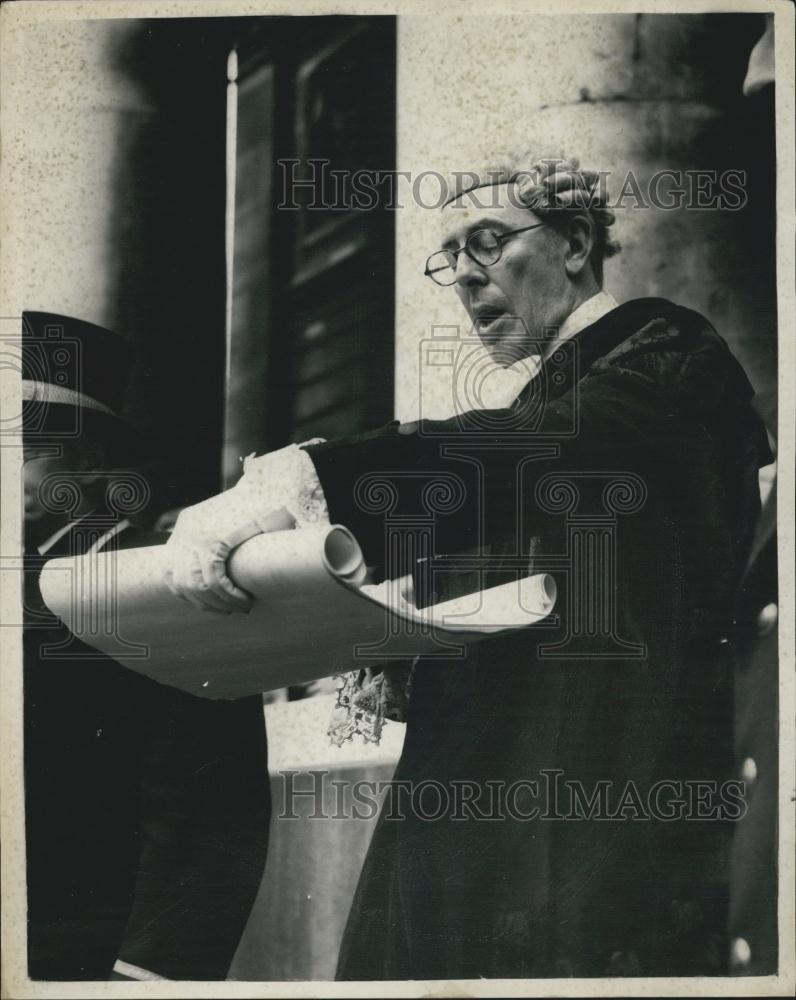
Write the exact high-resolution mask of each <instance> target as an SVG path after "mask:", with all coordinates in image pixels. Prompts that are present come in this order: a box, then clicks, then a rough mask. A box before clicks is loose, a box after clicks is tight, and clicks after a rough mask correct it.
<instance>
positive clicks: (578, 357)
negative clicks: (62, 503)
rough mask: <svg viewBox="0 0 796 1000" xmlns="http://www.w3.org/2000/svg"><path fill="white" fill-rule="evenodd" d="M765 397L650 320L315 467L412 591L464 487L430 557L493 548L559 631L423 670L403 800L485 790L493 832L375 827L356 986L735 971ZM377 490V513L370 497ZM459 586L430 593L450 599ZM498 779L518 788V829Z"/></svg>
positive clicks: (724, 353)
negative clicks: (735, 757) (381, 482)
mask: <svg viewBox="0 0 796 1000" xmlns="http://www.w3.org/2000/svg"><path fill="white" fill-rule="evenodd" d="M540 380H541V381H540ZM752 395H753V393H752V389H751V387H750V385H749V382H748V381H747V379H746V377H745V375H744V373H743V371H742V369H741V368H740V366H739V364H738V363H737V361H736V360H735V359H734V358H733V357H732V355H731V354H730V352H729V350H728V348H727V346H726V344H725V343H724V341H723V340H722V339H721V338H720V337H719V336H718V334H717V333H716V332H715V330H713V328H712V327H711V326H710V324H709V323H708V322H707V321H706V320H705V319H704V318H703V317H702V316H700V315H698V314H696V313H694V312H692V311H690V310H687V309H684V308H682V307H678V306H676V305H673V304H672V303H670V302H668V301H665V300H661V299H640V300H635V301H632V302H628V303H626V304H624V305H622V306H619V307H618V308H617V309H615V310H613V311H612V312H610V313H608V314H607V315H605V316H603V317H602V318H601V319H599V320H598V321H597V322H596V323H594V324H592V325H591V326H590V327H588V328H587V329H585V330H582V331H581V332H580V333H579V334H577V335H576V336H575V337H574V338H572V340H571V341H570V342H568V344H564V345H562V346H561V348H560V349H559V350H557V351H555V352H553V353H552V355H551V356H550V358H549V359H548V361H547V363H546V364H545V366H544V369H543V372H542V374H541V375H540V376H539V379H537V380H534V381H533V382H532V383H531V384H530V385H529V386H528V387H526V389H525V390H524V392H523V393H522V394H521V395H520V397H519V398H518V400H517V401H516V402H515V403H514V404H513V405H512V406H511V407H510V408H508V409H507V410H505V411H493V412H491V413H489V414H487V415H486V418H485V417H484V415H483V414H480V415H479V414H473V413H470V414H465V415H463V416H459V417H456V418H452V419H450V420H448V421H428V420H426V421H421V422H420V423H418V424H416V425H411V426H403V427H399V426H398V425H397V424H395V423H393V424H390V425H388V426H387V427H385V428H382V429H380V430H378V431H375V432H371V433H367V434H362V435H358V436H356V437H352V438H346V439H342V440H339V441H331V442H328V443H325V444H318V445H313V446H309V447H307V449H306V450H307V451H308V453H309V455H310V457H311V458H312V460H313V462H314V464H315V467H316V469H317V472H318V475H319V478H320V482H321V485H322V487H323V490H324V494H325V496H326V499H327V503H328V505H329V511H330V516H331V519H332V521H333V522H340V523H343V524H347V525H348V526H349V527H350V528H351V529H352V530H353V532H354V533H355V535H356V536H357V538H358V539H359V541H360V542H361V544H362V545H363V548H364V550H365V556H366V559H367V560H368V562H369V563H371V564H374V565H375V566H377V567H380V569H381V571H382V572H384V573H385V574H387V575H389V576H396V575H399V574H403V573H406V572H413V573H415V576H416V577H417V576H418V574H419V566H418V564H417V563H415V562H413V557H412V548H411V546H406V547H405V549H404V550H402V549H401V547H400V546H392V547H391V548H390V549H389V550H387V549H386V548H385V528H386V527H390V528H391V530H394V529H395V527H396V524H397V523H398V520H399V519H400V518H401V517H408V518H411V517H415V518H418V517H422V516H423V515H425V516H426V518H427V517H428V509H429V496H430V493H429V491H428V490H424V487H426V486H428V485H429V484H431V483H433V482H434V481H435V477H436V479H437V481H439V479H440V477H441V476H447V477H449V478H448V482H449V483H450V482H453V480H451V479H450V477H451V476H453V477H456V478H455V481H456V483H458V485H457V486H456V489H458V490H459V492H460V493H461V496H462V502H461V503H459V504H458V506H457V504H456V503H455V502H451V503H450V504H449V505H448V507H447V508H445V505H444V503H440V504H438V506H437V512H436V513H435V514H434V533H435V534H434V542H433V551H434V553H435V555H436V556H437V557H448V559H449V561H450V565H451V567H454V566H455V565H456V563H455V561H454V559H453V558H452V557H456V556H457V555H458V556H462V555H465V554H468V553H469V554H473V553H475V554H476V555H478V554H480V555H482V556H483V555H485V554H488V555H489V556H490V557H491V560H492V561H491V562H490V564H489V566H488V570H487V572H486V573H485V575H484V577H483V581H484V583H485V585H492V584H495V583H501V582H505V581H506V580H508V579H512V578H516V573H517V572H518V570H517V568H516V567H517V566H521V565H524V566H525V569H524V570H523V572H525V571H528V570H530V571H531V572H535V571H543V570H549V571H550V572H552V573H553V574H554V576H555V577H556V580H557V582H558V585H559V595H558V601H557V605H556V614H557V616H558V617H557V619H556V620H555V622H554V624H553V625H552V627H551V625H550V624H549V623H548V624H547V625H540V626H537V627H534V628H531V629H530V630H527V631H525V630H524V631H522V632H521V633H514V634H510V635H503V636H495V637H494V638H490V639H487V640H485V641H483V642H481V643H478V644H476V645H473V646H472V647H471V648H470V651H469V654H468V655H467V657H466V658H464V659H461V658H459V659H449V660H447V661H445V660H426V661H421V662H420V663H419V664H418V665H417V666H416V669H415V672H414V682H413V688H412V693H411V698H410V703H409V714H408V721H407V730H406V739H405V744H404V749H403V753H402V756H401V759H400V762H399V764H398V768H397V771H396V775H395V780H396V782H410V783H412V784H413V785H414V786H415V787H416V786H417V785H418V784H419V783H420V782H423V781H424V780H426V781H429V782H436V783H437V784H438V785H441V786H443V789H444V790H445V792H446V794H449V796H450V801H451V802H452V803H455V802H456V795H457V794H458V793H457V788H461V785H462V783H465V784H467V783H469V784H470V785H471V786H472V787H474V788H476V789H478V790H480V792H479V798H478V799H477V800H476V807H475V808H477V809H478V810H479V811H478V812H477V813H476V816H474V815H473V808H474V807H473V806H470V807H469V809H468V811H466V812H465V814H464V815H462V814H461V810H460V811H459V815H457V814H456V810H455V808H453V807H452V808H450V809H448V810H447V811H444V810H439V811H438V812H437V813H436V814H435V815H437V817H438V818H435V819H431V820H430V819H428V818H427V817H428V814H429V811H431V813H432V814H434V810H435V808H436V807H437V804H438V802H439V800H438V799H436V798H435V797H434V795H435V794H436V793H432V794H431V795H429V796H428V797H427V799H426V802H425V804H424V805H423V806H422V809H423V810H424V811H425V813H426V816H425V817H424V816H423V815H420V814H419V810H418V809H414V810H412V809H411V808H409V809H405V810H404V811H403V812H404V815H403V816H401V815H398V816H397V817H396V815H395V811H393V813H392V814H390V811H389V810H388V809H386V808H385V809H384V810H383V811H382V815H381V817H380V820H379V824H378V827H377V830H376V832H375V835H374V837H373V841H372V844H371V847H370V850H369V853H368V856H367V859H366V861H365V864H364V868H363V871H362V875H361V878H360V882H359V887H358V890H357V893H356V896H355V899H354V903H353V906H352V909H351V913H350V916H349V920H348V925H347V929H346V933H345V936H344V940H343V944H342V949H341V954H340V962H339V968H338V976H339V978H341V979H362V980H369V979H384V978H386V979H435V978H457V979H458V978H477V977H479V976H484V977H533V976H600V975H609V974H610V975H621V974H625V975H698V974H722V973H724V972H726V957H727V942H726V921H727V868H728V866H727V853H728V847H729V837H730V834H731V832H732V827H733V822H734V820H735V819H736V818H737V815H738V813H739V812H740V807H739V803H738V801H737V799H738V792H737V790H736V791H735V792H733V791H732V789H729V790H728V789H726V788H725V786H724V785H722V784H721V783H722V782H723V781H725V780H727V779H731V778H733V777H734V773H733V765H732V669H731V664H730V657H729V649H730V642H729V639H728V635H729V630H730V627H731V620H732V603H733V595H734V593H735V590H736V587H737V584H738V579H739V576H740V573H741V570H742V568H743V566H744V565H745V562H746V559H747V555H748V549H749V544H750V539H751V536H752V532H753V529H754V525H755V520H756V518H757V516H758V514H759V493H758V481H757V472H758V468H759V467H760V466H761V465H763V464H765V463H766V462H767V461H769V460H770V457H769V455H768V447H767V443H766V440H765V435H764V433H763V430H762V426H761V424H760V422H759V420H758V419H757V417H756V416H755V414H754V413H753V411H752V408H751V406H750V400H751V397H752ZM374 473H380V474H381V477H382V478H383V479H386V480H389V482H390V483H391V485H392V490H393V493H392V496H393V498H394V502H393V503H392V506H391V508H390V510H389V512H388V514H387V515H386V516H385V512H384V510H383V509H381V510H379V509H377V505H375V504H374V503H371V502H368V498H367V496H366V495H365V493H364V492H363V490H364V486H365V485H367V482H369V480H368V481H366V480H363V478H362V477H363V476H372V475H373V474H374ZM565 474H569V476H568V480H569V484H570V485H569V486H567V485H566V482H564V483H563V485H562V480H564V481H566V480H567V476H566V475H565ZM551 476H552V477H554V478H553V479H551V478H550V477H551ZM556 476H558V480H556V478H555V477H556ZM386 520H390V525H386V524H385V521H386ZM611 524H612V525H613V528H606V525H611ZM606 539H607V541H606ZM591 545H594V546H597V549H596V550H594V551H592V552H591V555H589V554H588V552H587V549H588V548H589V546H591ZM601 546H607V550H606V549H605V548H601ZM386 551H389V552H390V553H391V555H390V556H389V560H390V561H389V565H388V564H387V563H388V556H385V552H386ZM401 551H405V552H406V553H407V555H406V557H405V558H404V559H403V560H402V557H401V555H400V552H401ZM595 552H596V554H595ZM396 553H398V555H397V556H396ZM512 558H513V560H514V561H513V563H511V564H509V560H511V559H512ZM437 565H438V566H439V565H443V563H442V562H440V561H438V562H437ZM606 567H608V568H607V569H606ZM459 568H460V570H461V572H460V574H459V577H458V579H457V575H456V574H455V573H450V574H445V573H443V574H442V576H441V577H439V578H438V577H434V578H432V579H431V580H429V579H428V577H427V574H426V581H425V588H426V589H430V590H431V591H432V592H433V591H436V592H437V593H438V594H440V592H441V593H442V594H443V595H444V594H445V592H446V589H450V587H453V588H454V589H455V588H456V587H459V588H460V589H461V586H462V580H463V578H464V577H465V576H466V570H467V566H466V565H464V564H459ZM470 569H472V566H471V567H470ZM596 572H599V574H600V576H599V579H596V580H595V579H591V578H590V574H592V573H596ZM512 574H513V575H512ZM440 581H441V582H440ZM451 581H453V582H452V583H451ZM418 589H420V590H422V589H423V588H422V587H416V591H417V590H418ZM606 602H607V603H606ZM557 772H560V773H558V774H557ZM457 782H458V783H459V784H458V786H457ZM489 782H494V783H497V786H493V788H494V787H500V788H502V789H504V790H508V789H509V788H510V787H512V785H513V786H514V789H515V791H514V796H515V798H514V800H513V806H514V808H513V809H505V810H504V811H503V812H504V818H500V815H501V810H500V808H498V809H497V811H495V808H494V806H493V805H490V796H492V797H494V795H493V793H492V792H490V786H489ZM517 782H526V783H527V782H536V786H534V785H533V784H530V785H525V786H522V785H517V784H516V783H517ZM556 782H559V783H560V784H559V785H556ZM660 782H671V783H674V784H673V785H670V784H664V785H660V784H659V783H660ZM700 782H701V783H702V784H701V785H700V784H699V783H700ZM711 782H714V783H716V784H715V786H714V785H711V784H710V783H711ZM695 783H696V784H695ZM705 783H708V784H707V785H706V784H705ZM554 786H555V787H556V788H558V792H559V794H558V798H557V800H553V795H552V791H551V790H552V788H553V787H554ZM573 788H579V789H580V790H581V792H582V793H583V794H585V795H586V796H587V797H591V796H592V795H597V796H598V797H597V798H596V799H595V800H594V802H595V803H596V804H597V805H596V809H595V810H590V808H589V805H588V802H585V803H584V801H583V800H579V799H578V798H577V794H576V792H574V791H573V790H572V789H573ZM656 789H657V792H656ZM601 790H604V792H605V794H606V795H607V804H606V808H605V809H602V808H601V806H600V799H599V795H601V794H603V791H601ZM440 794H441V793H440ZM534 807H537V808H538V810H539V812H538V814H537V815H535V818H529V819H525V818H522V817H524V816H533V815H534V814H533V813H532V810H533V808H534ZM398 812H399V813H400V810H399V811H398ZM484 815H486V816H491V817H493V818H479V817H481V816H484ZM670 816H671V818H669V817H670ZM686 816H690V817H691V818H686ZM606 817H607V818H606Z"/></svg>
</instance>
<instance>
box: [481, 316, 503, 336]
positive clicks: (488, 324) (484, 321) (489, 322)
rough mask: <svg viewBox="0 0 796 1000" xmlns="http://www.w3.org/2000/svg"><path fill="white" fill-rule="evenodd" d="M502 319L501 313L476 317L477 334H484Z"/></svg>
mask: <svg viewBox="0 0 796 1000" xmlns="http://www.w3.org/2000/svg"><path fill="white" fill-rule="evenodd" d="M502 318H503V313H484V314H482V315H480V316H478V317H476V321H475V324H476V327H477V328H478V332H479V333H486V332H487V331H488V330H490V329H492V328H493V327H494V326H496V325H497V323H499V322H500V320H501V319H502Z"/></svg>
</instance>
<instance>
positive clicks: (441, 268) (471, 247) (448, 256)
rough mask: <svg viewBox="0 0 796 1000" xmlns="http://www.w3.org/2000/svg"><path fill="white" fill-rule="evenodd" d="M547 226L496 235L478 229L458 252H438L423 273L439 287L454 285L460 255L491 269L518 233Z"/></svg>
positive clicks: (525, 227) (430, 259)
mask: <svg viewBox="0 0 796 1000" xmlns="http://www.w3.org/2000/svg"><path fill="white" fill-rule="evenodd" d="M544 225H546V223H544V222H537V223H535V224H534V225H533V226H523V227H522V229H512V230H511V231H510V232H508V233H496V232H493V230H491V229H476V231H475V232H474V233H470V235H469V236H468V237H467V240H466V241H465V243H464V245H463V246H460V247H459V248H458V250H437V251H436V252H435V253H433V254H431V256H430V257H429V258H428V260H427V261H426V269H425V271H424V272H423V273H424V274H426V275H427V276H428V277H429V278H431V280H432V281H435V282H436V283H437V284H438V285H452V284H453V283H454V281H456V263H457V261H458V259H459V254H461V253H466V254H467V256H468V257H469V258H470V260H472V261H474V262H475V263H476V264H480V265H481V267H491V266H492V265H493V264H497V262H498V261H499V260H500V258H501V255H502V254H503V244H504V243H505V242H506V240H508V239H509V238H510V237H512V236H516V235H517V234H518V233H527V232H529V231H530V230H531V229H539V228H541V227H542V226H544Z"/></svg>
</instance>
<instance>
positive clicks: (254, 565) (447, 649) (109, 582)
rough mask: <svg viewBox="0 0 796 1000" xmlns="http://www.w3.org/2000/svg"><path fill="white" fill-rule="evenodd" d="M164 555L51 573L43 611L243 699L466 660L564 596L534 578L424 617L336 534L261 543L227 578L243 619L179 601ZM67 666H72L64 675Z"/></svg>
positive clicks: (152, 550)
mask: <svg viewBox="0 0 796 1000" xmlns="http://www.w3.org/2000/svg"><path fill="white" fill-rule="evenodd" d="M168 557H169V553H168V550H167V549H166V548H165V547H164V546H153V547H149V548H141V549H127V550H121V551H118V552H106V553H90V554H88V555H84V556H77V557H73V558H67V559H54V560H52V561H51V562H49V563H47V564H46V566H45V567H44V570H43V572H42V575H41V579H40V585H41V592H42V595H43V597H44V600H45V602H46V603H47V605H48V607H49V608H50V610H51V611H53V612H54V613H55V614H56V615H58V617H59V618H61V619H62V621H63V622H64V623H65V624H66V626H67V627H68V628H69V629H70V630H71V631H72V632H73V633H74V634H75V635H76V636H77V637H78V638H79V639H81V640H82V641H83V642H85V643H87V644H88V645H89V646H92V647H94V648H95V649H97V650H99V651H100V652H102V653H104V654H107V655H108V656H111V657H113V658H114V659H117V660H118V661H119V662H120V663H122V664H124V665H125V666H126V667H129V668H131V669H133V670H136V671H138V672H140V673H142V674H146V675H147V676H149V677H152V678H153V679H154V680H157V681H159V682H161V683H164V684H169V685H172V686H173V687H177V688H181V689H183V690H185V691H190V692H192V693H193V694H197V695H201V696H202V697H208V698H238V697H242V696H244V695H248V694H253V693H256V692H260V691H267V690H271V689H273V688H280V687H286V686H287V685H291V684H300V683H304V682H306V681H310V680H315V679H317V678H319V677H327V676H329V675H331V674H335V673H342V672H344V671H347V670H355V669H359V668H361V667H366V666H378V665H382V666H383V665H384V664H386V663H389V662H394V661H396V660H405V659H411V658H413V657H415V656H417V655H419V654H424V655H432V656H444V657H446V658H447V657H451V656H454V657H455V656H464V655H466V646H467V645H468V644H469V643H471V642H476V641H478V640H479V639H482V638H484V637H485V636H487V635H490V634H494V633H496V632H501V631H506V630H511V629H517V628H522V627H525V626H527V625H531V624H534V623H536V622H539V621H541V620H542V619H543V618H545V617H546V616H547V615H549V614H550V612H551V611H552V608H553V605H554V603H555V597H556V594H555V584H554V582H553V580H552V578H551V577H549V576H546V575H538V576H531V577H526V578H525V579H523V580H519V581H514V582H512V583H508V584H504V585H502V586H500V587H493V588H491V589H488V590H484V591H479V592H477V593H475V594H468V595H467V596H466V597H462V598H457V599H456V600H453V601H447V602H445V603H444V604H437V605H433V606H431V607H429V608H425V609H423V610H417V609H416V608H415V607H414V606H413V605H412V604H411V601H409V600H407V599H406V596H405V594H406V590H407V588H406V586H405V582H404V581H395V580H389V581H386V582H385V583H383V584H380V585H378V586H373V585H370V584H368V583H367V567H366V566H365V563H364V559H363V556H362V551H361V549H360V547H359V545H358V543H357V541H356V539H355V538H354V536H353V535H352V534H351V532H350V531H349V530H348V529H347V528H344V527H342V526H340V525H334V526H331V527H329V526H323V527H318V528H304V529H301V530H297V531H280V532H273V533H270V534H263V535H257V536H256V537H255V538H252V539H250V540H249V541H248V542H245V543H244V544H243V545H241V546H239V548H237V549H236V550H235V551H234V552H233V554H232V556H231V557H230V562H229V575H230V576H231V578H232V579H233V580H234V581H235V583H236V584H238V586H240V587H242V588H244V589H245V590H247V591H248V592H249V593H251V594H252V595H253V597H254V607H253V609H252V610H251V612H249V614H247V615H241V614H232V615H228V616H225V615H218V614H211V613H209V612H206V611H201V610H199V609H197V608H194V607H192V606H191V605H189V604H187V603H185V602H183V601H180V600H178V599H177V598H175V597H174V596H173V595H172V594H171V592H170V591H169V590H168V588H167V587H166V584H165V583H164V570H165V567H166V560H167V558H168ZM68 666H69V663H68V661H67V660H65V662H64V669H68Z"/></svg>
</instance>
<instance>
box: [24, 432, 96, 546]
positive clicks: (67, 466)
mask: <svg viewBox="0 0 796 1000" xmlns="http://www.w3.org/2000/svg"><path fill="white" fill-rule="evenodd" d="M100 454H101V452H99V450H98V446H97V447H95V446H93V445H91V444H86V445H83V444H82V443H81V444H80V446H78V445H77V444H76V443H74V442H68V443H64V444H61V445H41V446H39V445H28V444H26V445H25V450H24V456H23V461H24V465H23V472H22V483H23V489H24V503H25V524H26V525H27V526H28V527H29V528H34V527H35V526H39V528H40V529H41V530H42V531H43V530H45V528H51V527H52V526H53V523H54V522H58V521H61V520H64V518H65V517H66V515H65V514H64V513H61V512H60V507H56V508H53V506H52V502H50V503H48V497H49V495H50V494H51V492H52V489H53V488H54V487H55V482H56V481H57V482H58V483H66V482H74V484H75V487H76V490H77V492H78V494H79V495H80V496H81V497H82V496H83V494H84V493H85V492H86V490H87V489H90V488H91V484H92V482H93V479H92V475H91V472H92V471H93V470H94V469H95V468H98V467H99V464H100V461H101V458H99V457H98V456H99V455H100ZM49 477H53V481H52V483H51V486H50V488H49V489H48V488H47V487H44V488H42V487H43V486H44V484H45V481H46V480H47V479H48V478H49ZM50 500H52V498H50Z"/></svg>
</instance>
